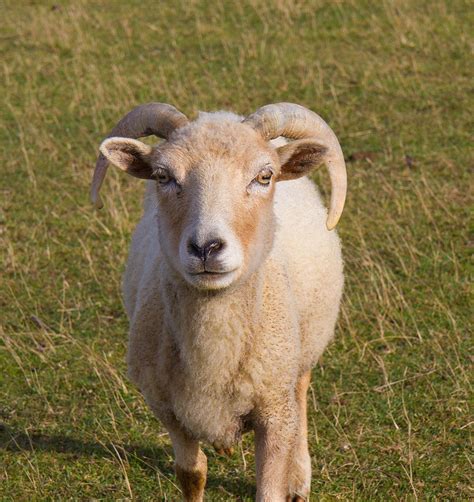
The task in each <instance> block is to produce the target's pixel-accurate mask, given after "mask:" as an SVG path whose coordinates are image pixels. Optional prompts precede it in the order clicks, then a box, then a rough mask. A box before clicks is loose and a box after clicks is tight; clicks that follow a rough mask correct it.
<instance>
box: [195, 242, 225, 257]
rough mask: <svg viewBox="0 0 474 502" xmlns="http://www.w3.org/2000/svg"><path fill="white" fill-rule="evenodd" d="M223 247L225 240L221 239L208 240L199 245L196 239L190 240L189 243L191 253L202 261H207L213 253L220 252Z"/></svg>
mask: <svg viewBox="0 0 474 502" xmlns="http://www.w3.org/2000/svg"><path fill="white" fill-rule="evenodd" d="M223 247H224V242H223V241H221V240H220V239H213V240H212V241H208V242H206V243H205V244H204V245H203V246H199V245H198V244H197V243H196V242H195V241H189V243H188V251H189V254H191V255H193V256H196V257H197V258H199V259H201V260H202V261H206V260H207V258H209V256H210V255H211V254H213V253H217V252H219V251H220V250H221V249H222V248H223Z"/></svg>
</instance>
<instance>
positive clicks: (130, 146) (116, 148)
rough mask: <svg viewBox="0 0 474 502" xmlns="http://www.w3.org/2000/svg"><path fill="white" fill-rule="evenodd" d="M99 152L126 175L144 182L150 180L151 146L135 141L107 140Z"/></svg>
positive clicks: (151, 171) (127, 139)
mask: <svg viewBox="0 0 474 502" xmlns="http://www.w3.org/2000/svg"><path fill="white" fill-rule="evenodd" d="M100 151H101V153H102V155H104V156H105V157H106V158H107V159H108V160H109V161H110V162H111V163H112V164H114V165H115V166H117V167H119V168H120V169H122V170H123V171H125V172H127V173H128V174H131V175H132V176H135V177H136V178H142V179H145V180H148V179H151V178H152V174H153V169H152V167H151V162H150V154H151V152H152V147H151V146H149V145H145V143H142V142H141V141H137V140H136V139H130V138H107V139H106V140H104V141H103V142H102V144H101V145H100Z"/></svg>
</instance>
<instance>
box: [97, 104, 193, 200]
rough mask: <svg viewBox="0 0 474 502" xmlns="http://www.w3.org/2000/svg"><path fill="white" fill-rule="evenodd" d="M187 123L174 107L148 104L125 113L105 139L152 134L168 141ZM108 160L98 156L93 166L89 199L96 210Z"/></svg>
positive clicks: (185, 118) (135, 137)
mask: <svg viewBox="0 0 474 502" xmlns="http://www.w3.org/2000/svg"><path fill="white" fill-rule="evenodd" d="M187 123H188V119H187V117H186V115H184V114H183V113H181V112H180V111H178V110H177V109H176V108H175V107H174V106H171V105H168V104H166V103H148V104H146V105H140V106H137V107H136V108H134V109H133V110H132V111H131V112H129V113H127V115H125V117H123V118H122V119H121V120H120V122H119V123H118V124H117V125H116V126H115V127H114V128H113V129H112V131H110V133H109V134H108V135H107V138H110V137H113V136H118V137H122V138H133V139H137V138H141V137H144V136H151V135H152V134H154V135H155V136H158V137H159V138H164V139H168V137H169V136H170V134H171V133H172V132H173V131H174V130H175V129H178V128H179V127H183V126H184V125H186V124H187ZM108 165H109V162H108V160H107V159H106V158H105V157H104V156H103V155H102V154H100V155H99V156H98V157H97V161H96V164H95V170H94V176H93V178H92V185H91V194H90V195H91V199H92V202H93V203H94V205H95V206H96V207H97V208H101V207H102V206H103V204H102V200H101V198H100V195H99V191H100V187H101V186H102V182H103V181H104V178H105V174H106V173H107V167H108Z"/></svg>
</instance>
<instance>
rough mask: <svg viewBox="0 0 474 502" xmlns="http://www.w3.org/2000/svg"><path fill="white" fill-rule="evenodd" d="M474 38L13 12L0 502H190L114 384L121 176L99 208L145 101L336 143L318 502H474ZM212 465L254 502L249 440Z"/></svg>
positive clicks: (229, 495)
mask: <svg viewBox="0 0 474 502" xmlns="http://www.w3.org/2000/svg"><path fill="white" fill-rule="evenodd" d="M98 4H99V5H98ZM472 21H473V15H472V4H471V3H470V2H468V1H462V0H453V1H447V0H446V1H440V0H431V1H427V0H426V1H424V0H399V1H398V0H397V1H382V0H381V1H372V2H369V1H362V0H360V1H358V0H352V1H351V0H346V1H343V0H340V1H337V2H336V1H334V2H333V1H322V0H321V1H304V0H303V1H298V2H294V1H289V0H288V1H286V0H273V2H264V1H257V0H245V1H243V2H231V1H223V2H204V1H196V0H194V1H186V0H175V1H173V2H171V1H167V2H160V3H159V4H158V2H151V1H148V2H146V1H140V2H139V1H127V2H125V1H122V2H112V1H111V2H89V1H84V0H83V1H74V2H69V1H58V0H57V1H55V2H52V1H51V2H49V1H42V2H41V1H30V2H28V1H26V0H24V1H17V2H14V1H7V2H6V3H5V2H2V23H1V27H0V30H1V31H0V60H1V64H0V68H1V71H2V83H3V85H2V89H1V100H2V106H1V108H0V113H1V118H2V120H1V127H0V152H1V154H0V155H1V157H2V158H1V200H2V214H1V224H2V226H1V229H2V233H1V239H2V245H1V248H2V252H3V253H2V254H3V271H2V280H1V295H2V296H1V299H0V308H1V329H2V334H1V342H0V367H1V371H0V421H1V424H2V425H1V426H0V486H1V487H0V493H1V495H0V498H1V500H15V501H16V500H66V499H74V500H90V499H94V500H126V499H135V500H152V499H155V500H168V501H174V500H178V499H179V489H178V488H177V486H176V484H175V483H176V481H175V478H174V475H173V470H172V453H171V447H170V444H169V440H168V437H167V435H166V434H165V432H164V431H163V430H162V429H161V428H160V425H159V423H158V422H157V421H156V420H155V419H154V418H153V417H152V415H151V413H150V412H149V410H148V409H147V407H146V406H145V404H144V402H143V400H142V398H141V397H140V395H139V394H138V392H137V391H136V390H135V389H134V388H133V387H132V386H131V385H130V383H129V382H128V381H127V379H126V377H125V362H124V354H125V347H126V337H127V322H126V319H125V315H124V313H123V308H122V304H121V298H120V286H119V284H120V276H121V272H122V270H123V265H124V260H125V257H126V253H127V246H128V242H129V239H130V233H131V231H132V229H133V226H134V224H135V223H136V222H137V220H138V217H139V214H140V199H141V193H142V185H141V183H140V182H139V181H138V180H134V179H131V178H127V177H126V176H124V175H121V174H119V173H117V170H111V172H110V174H109V176H108V179H107V181H106V183H105V186H104V189H103V195H104V199H105V209H104V210H102V211H101V212H99V213H95V212H94V211H93V210H92V207H91V205H90V203H89V201H88V187H89V182H90V179H91V175H92V166H93V163H94V159H95V155H96V152H97V146H98V144H99V142H100V141H101V139H102V138H103V136H104V134H105V133H106V132H107V131H108V130H109V129H110V127H111V126H112V125H113V124H114V123H115V122H116V121H117V119H118V118H120V117H121V116H122V115H123V114H124V113H125V112H126V111H128V110H129V109H130V108H132V107H133V106H134V105H136V104H138V103H143V102H147V101H165V102H169V103H172V104H175V105H176V106H177V107H178V108H180V109H182V110H183V111H184V112H185V113H187V114H189V115H191V116H193V115H194V114H195V113H196V112H197V110H199V109H203V110H215V109H231V110H234V111H237V112H240V113H243V114H247V113H250V112H252V111H253V110H255V109H256V108H257V107H259V106H261V105H263V104H266V103H270V102H278V101H292V102H296V103H300V104H303V105H306V106H308V107H310V108H312V109H314V110H315V111H317V112H318V113H320V114H321V115H322V116H323V117H325V118H326V120H327V121H328V122H329V123H330V124H331V125H332V126H333V128H334V130H335V131H336V133H337V135H338V137H339V138H340V141H341V144H342V146H343V149H344V151H345V153H346V156H347V157H349V156H350V155H352V156H353V158H354V157H355V158H356V159H358V158H359V160H354V161H353V162H350V163H348V171H349V197H348V202H347V206H346V209H345V213H344V215H343V218H342V221H341V223H340V225H339V233H340V236H341V238H342V241H343V244H344V254H345V260H346V277H347V282H346V290H345V297H344V305H343V309H342V313H341V316H340V322H339V324H338V329H337V336H336V340H335V342H334V343H333V344H332V345H331V347H330V348H329V349H328V351H327V352H326V353H325V355H324V357H323V360H322V361H321V364H320V365H318V367H317V368H315V370H314V373H313V383H312V393H311V395H310V418H309V423H310V427H309V429H310V448H311V454H312V458H313V486H312V493H313V500H362V501H366V500H380V501H387V500H452V501H457V500H468V499H470V498H472V497H473V496H474V493H473V492H472V477H471V478H470V476H472V457H471V458H469V455H470V451H472V450H470V447H471V446H472V443H470V440H471V436H470V434H471V430H472V429H471V426H472V423H473V422H472V406H470V402H469V399H470V398H471V404H472V363H473V355H472V354H473V344H472V331H470V324H471V322H472V318H470V313H471V311H472V303H470V301H469V299H471V300H472V296H469V295H470V293H471V289H470V282H469V272H471V275H472V262H470V261H469V260H470V253H469V228H468V218H469V207H470V205H471V207H472V195H473V194H472V170H473V161H472V147H471V144H470V140H471V139H472V138H471V137H470V134H471V133H472V130H473V120H472V116H473V115H472V109H473V108H472V107H473V104H474V103H473V101H474V100H473V88H472V82H473V78H474V75H473V71H472V70H473V67H472V42H473V40H472V38H470V37H469V30H470V29H471V31H472ZM361 152H370V155H369V156H370V159H368V160H367V159H365V160H364V156H365V155H364V154H361ZM315 180H316V181H317V182H318V184H319V185H320V186H321V187H322V190H323V192H324V193H325V194H327V193H328V179H327V175H326V173H325V172H321V173H317V174H316V175H315ZM471 236H472V233H471ZM470 244H471V249H472V237H471V241H470ZM470 266H471V268H469V267H470ZM470 371H471V374H470V373H469V372H470ZM206 451H207V453H208V456H209V466H210V473H209V480H208V487H207V497H208V498H207V500H215V501H219V500H227V501H228V500H251V499H252V497H253V496H254V493H255V486H254V483H255V479H254V463H253V441H252V438H251V437H248V438H246V439H245V441H244V442H243V444H242V445H241V446H240V447H239V448H238V450H237V453H236V454H235V456H234V458H232V459H223V458H218V457H217V456H216V454H215V453H214V452H213V451H211V450H206Z"/></svg>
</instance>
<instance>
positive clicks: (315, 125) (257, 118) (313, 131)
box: [243, 103, 347, 230]
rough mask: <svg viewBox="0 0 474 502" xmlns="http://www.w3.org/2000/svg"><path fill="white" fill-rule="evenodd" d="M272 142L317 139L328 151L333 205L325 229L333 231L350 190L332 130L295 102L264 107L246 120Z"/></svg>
mask: <svg viewBox="0 0 474 502" xmlns="http://www.w3.org/2000/svg"><path fill="white" fill-rule="evenodd" d="M243 122H244V123H246V124H248V125H250V126H251V127H253V128H254V129H255V130H257V131H259V132H260V133H261V134H262V136H263V137H264V138H265V139H267V140H271V139H274V138H277V137H278V136H284V137H286V138H291V139H300V138H317V139H318V140H321V141H322V142H323V143H324V145H325V146H326V147H327V148H328V153H327V155H326V158H325V162H326V166H327V168H328V170H329V176H330V178H331V185H332V186H331V203H330V206H329V214H328V218H327V220H326V227H327V228H328V230H332V229H333V228H334V227H335V226H336V225H337V222H338V221H339V218H340V217H341V214H342V210H343V209H344V202H345V200H346V191H347V173H346V164H345V162H344V155H343V153H342V150H341V146H340V145H339V141H338V140H337V138H336V135H335V134H334V132H333V130H332V129H331V128H330V127H329V126H328V125H327V124H326V122H325V121H324V120H323V119H322V118H321V117H320V116H319V115H317V114H316V113H314V112H312V111H311V110H308V109H307V108H304V107H303V106H300V105H296V104H293V103H276V104H273V105H267V106H262V108H259V109H258V110H257V111H256V112H255V113H252V115H249V116H248V117H247V118H246V119H244V121H243Z"/></svg>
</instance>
